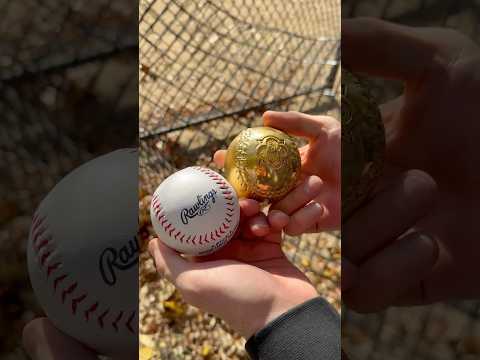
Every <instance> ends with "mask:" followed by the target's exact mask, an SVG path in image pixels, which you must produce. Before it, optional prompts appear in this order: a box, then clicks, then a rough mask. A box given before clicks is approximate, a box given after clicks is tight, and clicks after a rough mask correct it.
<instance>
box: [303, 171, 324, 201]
mask: <svg viewBox="0 0 480 360" xmlns="http://www.w3.org/2000/svg"><path fill="white" fill-rule="evenodd" d="M322 185H323V181H322V179H320V178H319V177H318V176H316V175H312V176H310V177H309V178H308V179H307V181H306V182H305V188H304V189H305V193H306V194H307V195H309V196H310V197H314V196H316V195H318V193H319V192H320V191H321V189H322Z"/></svg>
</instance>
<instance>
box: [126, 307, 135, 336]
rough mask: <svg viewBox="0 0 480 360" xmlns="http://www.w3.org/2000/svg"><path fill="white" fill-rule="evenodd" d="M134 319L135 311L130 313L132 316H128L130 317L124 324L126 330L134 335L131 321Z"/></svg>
mask: <svg viewBox="0 0 480 360" xmlns="http://www.w3.org/2000/svg"><path fill="white" fill-rule="evenodd" d="M134 318H135V311H134V312H132V315H130V317H129V318H128V320H127V323H126V325H127V329H128V330H129V331H130V332H131V333H135V331H134V330H133V328H132V321H133V319H134Z"/></svg>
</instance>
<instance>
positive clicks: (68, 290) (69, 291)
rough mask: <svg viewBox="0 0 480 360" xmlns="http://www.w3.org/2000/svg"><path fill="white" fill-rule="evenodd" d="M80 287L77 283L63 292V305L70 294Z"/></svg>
mask: <svg viewBox="0 0 480 360" xmlns="http://www.w3.org/2000/svg"><path fill="white" fill-rule="evenodd" d="M77 286H78V283H77V282H76V281H75V282H74V283H73V284H72V285H70V286H69V287H68V288H66V289H65V290H63V291H62V304H63V303H64V302H65V298H66V297H67V295H68V294H71V293H72V292H73V291H74V290H75V289H76V288H77Z"/></svg>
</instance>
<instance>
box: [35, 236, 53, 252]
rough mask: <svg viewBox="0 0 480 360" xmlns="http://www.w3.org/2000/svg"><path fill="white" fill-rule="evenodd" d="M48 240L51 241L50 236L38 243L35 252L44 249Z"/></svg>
mask: <svg viewBox="0 0 480 360" xmlns="http://www.w3.org/2000/svg"><path fill="white" fill-rule="evenodd" d="M50 240H52V237H51V236H49V237H48V238H46V239H45V240H43V241H40V244H38V245H37V251H39V250H40V249H41V248H43V247H45V246H46V245H47V244H48V242H49V241H50Z"/></svg>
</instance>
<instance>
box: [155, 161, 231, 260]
mask: <svg viewBox="0 0 480 360" xmlns="http://www.w3.org/2000/svg"><path fill="white" fill-rule="evenodd" d="M150 216H151V219H152V224H153V228H154V229H155V232H156V233H157V234H158V236H159V238H160V240H161V241H163V242H164V243H165V244H166V245H167V246H169V247H171V248H173V249H175V250H177V251H179V252H181V253H183V254H187V255H208V254H210V253H212V252H214V251H217V250H218V249H220V248H221V247H223V246H224V245H225V244H227V243H228V242H229V241H230V240H231V238H232V237H233V235H234V234H235V231H236V230H237V228H238V224H239V222H240V206H239V204H238V198H237V195H236V193H235V190H234V189H233V188H232V186H231V185H230V184H229V183H228V182H227V180H225V178H224V177H223V176H221V175H219V174H217V173H216V172H215V171H212V170H210V169H207V168H203V167H188V168H186V169H183V170H181V171H178V172H176V173H174V174H173V175H171V176H169V177H168V178H167V179H165V180H164V181H163V182H162V183H161V184H160V186H159V187H158V188H157V190H156V191H155V193H154V194H153V198H152V203H151V206H150Z"/></svg>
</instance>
